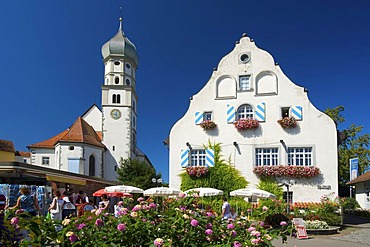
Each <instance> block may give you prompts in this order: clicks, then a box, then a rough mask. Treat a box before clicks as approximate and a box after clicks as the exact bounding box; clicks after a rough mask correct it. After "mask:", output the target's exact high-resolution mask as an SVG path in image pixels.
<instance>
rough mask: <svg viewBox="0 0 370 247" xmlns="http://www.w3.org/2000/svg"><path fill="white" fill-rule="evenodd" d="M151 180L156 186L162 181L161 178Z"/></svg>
mask: <svg viewBox="0 0 370 247" xmlns="http://www.w3.org/2000/svg"><path fill="white" fill-rule="evenodd" d="M152 182H153V183H155V184H156V185H157V187H159V186H158V185H160V184H161V183H162V182H163V179H161V178H152Z"/></svg>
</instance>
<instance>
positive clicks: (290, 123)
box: [277, 117, 297, 129]
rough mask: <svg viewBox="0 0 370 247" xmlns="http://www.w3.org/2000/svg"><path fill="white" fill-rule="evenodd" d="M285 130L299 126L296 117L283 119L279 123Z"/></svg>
mask: <svg viewBox="0 0 370 247" xmlns="http://www.w3.org/2000/svg"><path fill="white" fill-rule="evenodd" d="M277 122H278V123H279V124H280V125H281V127H283V128H284V129H287V128H295V127H296V126H297V120H296V119H295V118H294V117H283V118H282V119H280V120H278V121H277Z"/></svg>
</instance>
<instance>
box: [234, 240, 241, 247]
mask: <svg viewBox="0 0 370 247" xmlns="http://www.w3.org/2000/svg"><path fill="white" fill-rule="evenodd" d="M234 247H242V244H241V243H240V242H238V241H235V242H234Z"/></svg>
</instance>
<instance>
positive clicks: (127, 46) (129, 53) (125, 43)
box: [101, 18, 139, 66]
mask: <svg viewBox="0 0 370 247" xmlns="http://www.w3.org/2000/svg"><path fill="white" fill-rule="evenodd" d="M101 53H102V55H103V58H104V60H106V59H107V58H108V57H109V56H115V57H125V58H128V59H131V60H132V61H134V62H135V64H136V66H137V65H138V64H139V56H138V54H137V51H136V47H135V45H134V44H133V43H132V42H131V41H130V40H129V39H128V38H127V37H126V35H125V33H124V32H123V31H122V18H120V19H119V29H118V32H117V33H116V35H114V37H113V38H111V39H110V40H109V41H108V42H107V43H105V44H104V45H103V47H102V49H101Z"/></svg>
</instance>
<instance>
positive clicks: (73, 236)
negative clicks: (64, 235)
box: [69, 234, 78, 243]
mask: <svg viewBox="0 0 370 247" xmlns="http://www.w3.org/2000/svg"><path fill="white" fill-rule="evenodd" d="M77 239H78V237H77V235H76V234H72V235H71V236H70V237H69V241H71V243H74V242H76V241H77Z"/></svg>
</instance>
